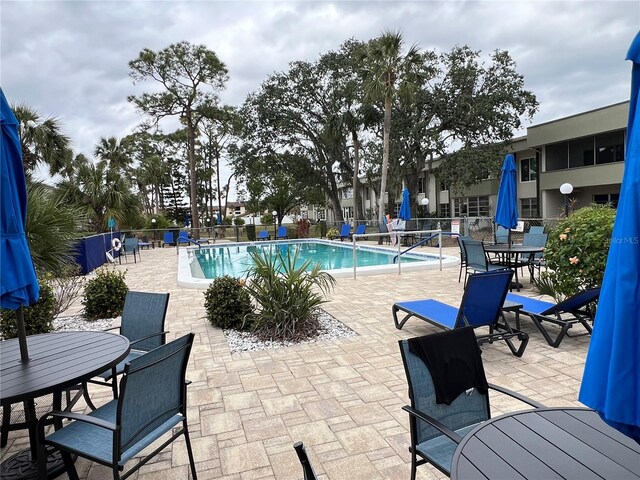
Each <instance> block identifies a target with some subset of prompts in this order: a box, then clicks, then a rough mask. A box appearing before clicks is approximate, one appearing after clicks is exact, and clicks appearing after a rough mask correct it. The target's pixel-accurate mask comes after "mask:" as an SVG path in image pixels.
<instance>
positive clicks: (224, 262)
mask: <svg viewBox="0 0 640 480" xmlns="http://www.w3.org/2000/svg"><path fill="white" fill-rule="evenodd" d="M270 248H271V249H277V250H279V251H281V252H282V253H284V254H286V252H287V251H288V250H289V249H294V248H295V249H297V250H298V251H299V262H301V263H302V262H304V261H305V260H307V259H311V260H312V262H314V263H316V262H317V263H320V264H321V265H322V269H323V270H325V271H328V272H329V273H331V275H333V276H334V277H350V276H353V250H352V245H351V243H338V242H331V241H328V240H318V239H311V240H292V241H276V242H243V243H226V244H222V245H211V246H203V247H202V248H200V249H198V248H187V249H180V250H179V261H178V285H180V286H182V287H192V288H194V287H195V288H206V287H207V286H208V284H209V283H210V282H211V280H212V279H214V278H216V277H219V276H222V275H230V276H234V277H238V278H241V277H244V276H245V274H246V272H247V270H248V269H249V268H250V267H251V266H252V265H253V263H252V261H251V255H250V252H252V251H254V252H255V251H260V250H269V249H270ZM292 253H293V252H292ZM356 253H357V254H356V258H357V265H356V268H357V273H358V275H368V274H375V273H389V272H394V271H397V270H398V265H397V264H394V263H393V257H394V256H395V255H397V251H396V250H391V249H388V248H383V247H374V246H361V245H358V246H357V252H356ZM457 263H458V258H457V257H451V256H443V267H444V266H452V265H457ZM439 266H440V262H439V258H438V256H437V254H435V255H434V254H429V253H414V252H411V253H407V254H405V255H403V256H402V270H403V271H405V270H413V269H433V268H439Z"/></svg>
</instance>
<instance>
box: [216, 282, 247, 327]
mask: <svg viewBox="0 0 640 480" xmlns="http://www.w3.org/2000/svg"><path fill="white" fill-rule="evenodd" d="M204 308H205V310H206V311H207V319H208V320H209V322H211V325H213V326H214V327H220V328H235V329H237V330H244V329H247V328H249V326H250V324H251V318H250V314H251V313H252V312H253V306H252V305H251V298H250V297H249V293H248V292H247V289H246V287H245V285H244V282H243V281H241V280H239V279H237V278H234V277H229V276H227V275H225V276H223V277H218V278H216V279H215V280H214V281H213V282H211V285H209V288H207V290H206V291H205V292H204Z"/></svg>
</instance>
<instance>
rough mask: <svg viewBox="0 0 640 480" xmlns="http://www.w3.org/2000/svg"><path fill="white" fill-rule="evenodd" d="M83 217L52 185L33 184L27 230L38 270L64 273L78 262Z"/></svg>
mask: <svg viewBox="0 0 640 480" xmlns="http://www.w3.org/2000/svg"><path fill="white" fill-rule="evenodd" d="M83 218H84V217H83V215H82V213H81V212H80V211H79V209H78V208H76V207H73V206H68V205H65V204H64V203H63V202H61V201H60V200H59V199H58V198H57V197H56V196H55V195H53V194H52V193H51V191H50V188H49V187H46V186H44V185H42V184H37V183H31V184H29V186H28V188H27V222H26V227H25V231H26V234H27V239H28V240H29V248H30V251H31V258H32V259H33V264H34V266H35V267H36V270H37V271H38V272H40V273H42V274H46V273H52V274H54V275H61V274H63V272H64V271H66V270H67V269H68V268H70V267H72V266H73V265H74V264H75V263H74V256H73V249H74V245H75V241H76V239H77V238H78V236H79V235H78V232H77V231H76V222H82V221H83Z"/></svg>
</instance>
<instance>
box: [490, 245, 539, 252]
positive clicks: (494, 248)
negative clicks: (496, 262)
mask: <svg viewBox="0 0 640 480" xmlns="http://www.w3.org/2000/svg"><path fill="white" fill-rule="evenodd" d="M484 251H485V252H490V253H538V252H544V247H530V246H527V245H506V244H498V245H485V246H484Z"/></svg>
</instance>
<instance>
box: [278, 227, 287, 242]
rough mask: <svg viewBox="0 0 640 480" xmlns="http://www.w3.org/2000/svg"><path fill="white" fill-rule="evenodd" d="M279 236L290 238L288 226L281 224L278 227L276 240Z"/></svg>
mask: <svg viewBox="0 0 640 480" xmlns="http://www.w3.org/2000/svg"><path fill="white" fill-rule="evenodd" d="M279 238H289V236H288V235H287V227H285V226H284V225H280V226H279V227H278V231H277V232H276V240H278V239H279Z"/></svg>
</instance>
